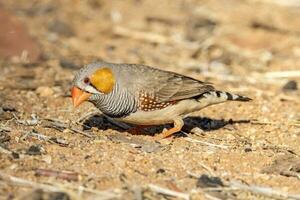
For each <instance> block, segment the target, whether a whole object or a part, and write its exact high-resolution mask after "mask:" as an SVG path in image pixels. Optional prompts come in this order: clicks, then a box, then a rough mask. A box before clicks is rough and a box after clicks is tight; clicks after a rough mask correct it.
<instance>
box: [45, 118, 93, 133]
mask: <svg viewBox="0 0 300 200" xmlns="http://www.w3.org/2000/svg"><path fill="white" fill-rule="evenodd" d="M45 120H47V121H49V122H50V124H48V125H46V126H45V127H48V128H54V129H56V130H59V131H62V130H64V129H69V130H71V131H73V132H74V133H79V134H81V135H83V136H86V137H88V138H93V136H92V135H90V134H88V133H86V132H84V131H81V130H79V129H76V128H74V127H71V126H68V125H66V124H65V123H64V122H61V121H58V120H55V119H48V118H47V119H45Z"/></svg>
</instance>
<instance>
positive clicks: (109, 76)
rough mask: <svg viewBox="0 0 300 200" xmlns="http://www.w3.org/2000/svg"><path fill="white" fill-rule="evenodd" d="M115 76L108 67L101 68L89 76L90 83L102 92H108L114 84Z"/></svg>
mask: <svg viewBox="0 0 300 200" xmlns="http://www.w3.org/2000/svg"><path fill="white" fill-rule="evenodd" d="M115 82H116V80H115V77H114V74H113V73H112V71H111V70H110V69H109V68H101V69H98V70H97V71H95V72H94V74H93V75H92V76H91V83H92V84H93V86H94V87H96V88H97V89H98V90H99V91H100V92H102V93H105V94H107V93H109V92H111V91H112V89H113V87H114V85H115Z"/></svg>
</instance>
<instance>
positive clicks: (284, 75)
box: [264, 70, 300, 79]
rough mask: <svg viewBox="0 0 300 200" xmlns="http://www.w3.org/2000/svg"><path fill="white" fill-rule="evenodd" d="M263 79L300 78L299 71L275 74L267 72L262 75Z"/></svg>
mask: <svg viewBox="0 0 300 200" xmlns="http://www.w3.org/2000/svg"><path fill="white" fill-rule="evenodd" d="M264 77H265V78H273V79H275V78H291V77H294V78H296V77H300V71H298V70H295V71H277V72H267V73H265V74H264Z"/></svg>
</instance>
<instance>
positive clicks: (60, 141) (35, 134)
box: [20, 130, 69, 146]
mask: <svg viewBox="0 0 300 200" xmlns="http://www.w3.org/2000/svg"><path fill="white" fill-rule="evenodd" d="M23 133H25V134H24V135H23V136H21V138H20V139H21V140H25V139H26V138H27V137H28V136H31V137H35V138H37V139H38V140H43V141H45V142H49V143H51V144H53V143H56V144H59V145H61V146H67V145H68V144H69V142H68V141H66V140H65V139H62V138H56V137H49V136H46V135H43V134H41V133H39V132H36V131H35V130H33V131H31V132H24V131H23Z"/></svg>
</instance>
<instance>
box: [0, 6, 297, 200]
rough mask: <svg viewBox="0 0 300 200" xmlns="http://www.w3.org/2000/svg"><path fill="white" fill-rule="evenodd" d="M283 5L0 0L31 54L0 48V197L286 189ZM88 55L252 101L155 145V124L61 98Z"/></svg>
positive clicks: (287, 51)
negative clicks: (139, 125) (134, 122)
mask: <svg viewBox="0 0 300 200" xmlns="http://www.w3.org/2000/svg"><path fill="white" fill-rule="evenodd" d="M289 2H292V1H271V0H269V1H260V0H256V1H250V0H249V1H238V0H201V1H200V0H199V1H196V0H187V1H183V0H166V1H158V0H126V1H117V0H113V1H101V0H89V1H79V0H76V1H75V0H65V1H58V0H45V1H27V0H21V1H0V5H1V7H2V9H3V10H6V12H9V14H10V15H11V16H13V17H14V20H17V21H18V22H19V23H20V24H22V25H24V26H25V27H26V29H25V30H27V32H28V35H30V37H32V38H33V40H32V41H31V42H32V43H34V44H33V45H36V46H37V47H36V46H35V47H34V48H33V49H34V54H35V55H37V56H38V57H39V58H38V59H37V58H36V57H37V56H35V57H30V56H31V54H30V51H29V55H27V54H26V53H25V55H24V53H23V54H22V56H20V55H17V56H14V57H10V58H7V57H6V58H2V59H0V74H1V75H0V147H1V149H0V199H34V200H35V199H51V200H54V199H57V200H58V199H137V200H139V199H180V198H185V199H188V198H191V199H275V198H279V199H280V198H282V199H288V198H290V199H300V196H299V195H300V189H299V188H300V181H299V177H300V159H299V155H300V149H299V146H300V114H299V111H300V104H299V102H300V91H299V89H298V88H297V82H298V83H299V80H300V79H299V69H300V29H299V27H300V20H299V18H300V7H297V5H289ZM294 2H296V1H294ZM298 6H299V5H298ZM1 29H2V30H1V32H3V28H1ZM4 31H5V30H4ZM21 35H24V34H23V33H22V34H21ZM22 40H23V39H22ZM1 44H2V43H0V46H1ZM2 45H3V44H2ZM36 48H38V49H39V52H36ZM0 52H1V51H0ZM30 58H32V59H35V60H30ZM95 60H105V61H110V62H126V63H141V64H147V65H150V66H155V67H157V68H161V69H165V70H171V71H175V72H178V73H182V74H185V75H188V76H191V77H194V78H197V79H200V80H205V81H209V82H212V83H214V84H215V86H216V88H218V89H220V90H225V91H231V92H234V93H238V94H243V95H246V96H249V97H251V98H253V101H251V102H247V103H240V102H229V103H226V104H221V105H216V106H211V107H209V108H206V109H203V110H201V111H199V112H197V113H195V114H194V115H193V116H192V117H190V118H188V119H186V126H185V127H184V129H183V132H181V133H178V134H177V135H176V136H175V137H172V138H168V139H165V140H162V141H160V142H155V141H154V140H153V137H152V135H153V133H155V132H158V131H161V130H162V129H163V128H164V127H154V128H150V129H146V130H145V131H144V132H141V135H131V134H130V133H127V132H126V130H127V129H126V126H127V127H128V125H124V124H123V125H122V124H116V123H115V122H114V121H111V120H109V119H107V118H105V117H103V116H101V113H98V114H91V115H88V116H86V114H87V113H91V112H92V113H93V112H94V111H95V110H94V108H93V106H92V105H91V104H89V103H85V104H84V105H83V106H80V107H79V108H78V109H74V108H73V106H72V104H71V98H70V93H69V90H70V84H71V80H72V78H73V74H74V72H75V71H76V70H78V69H79V68H80V67H81V66H82V65H84V64H87V63H89V62H92V61H95ZM292 70H294V72H288V73H284V71H292ZM296 70H298V71H296ZM273 72H277V73H273ZM284 88H285V89H284ZM84 116H86V117H85V118H84ZM124 127H125V128H124ZM165 127H169V126H165ZM147 133H148V134H147ZM165 189H167V190H170V191H171V193H172V194H168V192H170V191H166V190H165ZM293 195H294V196H293ZM296 195H298V196H296Z"/></svg>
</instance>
